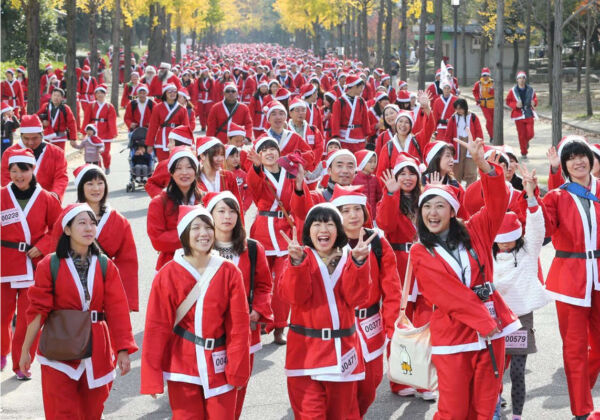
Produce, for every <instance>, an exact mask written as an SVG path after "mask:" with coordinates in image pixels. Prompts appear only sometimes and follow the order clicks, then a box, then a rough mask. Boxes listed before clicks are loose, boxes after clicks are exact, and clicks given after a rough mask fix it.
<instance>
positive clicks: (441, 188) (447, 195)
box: [419, 184, 460, 213]
mask: <svg viewBox="0 0 600 420" xmlns="http://www.w3.org/2000/svg"><path fill="white" fill-rule="evenodd" d="M432 195H438V196H440V197H442V198H443V199H444V200H446V201H447V202H448V204H450V206H451V207H452V208H453V209H454V213H458V209H459V208H460V202H459V201H458V197H457V195H456V190H455V189H454V187H452V186H450V185H443V184H442V185H440V184H427V186H426V187H425V189H424V190H423V192H422V193H421V195H420V196H419V206H421V204H422V203H423V201H424V200H425V199H426V198H427V197H430V196H432Z"/></svg>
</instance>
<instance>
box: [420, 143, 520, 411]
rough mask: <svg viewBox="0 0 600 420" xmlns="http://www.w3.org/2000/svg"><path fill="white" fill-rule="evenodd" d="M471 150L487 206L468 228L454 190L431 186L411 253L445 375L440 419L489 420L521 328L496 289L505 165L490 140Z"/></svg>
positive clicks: (437, 359) (434, 351)
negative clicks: (508, 345)
mask: <svg viewBox="0 0 600 420" xmlns="http://www.w3.org/2000/svg"><path fill="white" fill-rule="evenodd" d="M459 142H460V143H461V146H464V147H467V148H468V151H469V152H470V153H471V155H472V156H473V159H474V160H475V162H476V163H477V166H478V168H479V170H480V176H481V178H482V186H483V191H484V197H485V203H486V205H485V207H484V208H483V209H482V210H481V211H480V212H479V213H477V214H476V215H474V216H473V217H471V219H469V220H468V221H467V222H465V223H463V222H462V221H460V220H458V219H457V217H456V215H457V214H458V210H459V207H460V203H459V201H458V198H457V196H456V193H455V190H453V189H452V188H451V187H449V186H447V185H439V184H430V185H428V186H427V187H425V189H424V191H423V193H422V194H421V196H420V198H419V209H418V220H417V232H418V234H419V240H420V242H419V243H417V244H415V245H413V246H412V247H411V249H410V259H411V264H412V267H413V272H414V274H415V277H416V278H417V284H418V287H419V291H420V292H421V293H422V294H423V296H424V297H425V299H427V300H428V301H429V302H430V303H431V304H432V305H435V310H434V311H433V314H432V316H431V324H430V329H431V344H432V361H433V363H434V364H435V367H436V369H437V374H438V384H439V386H438V389H439V400H438V411H437V413H436V414H435V416H434V418H436V419H450V418H457V419H458V418H460V419H465V418H470V417H473V418H475V417H479V418H482V419H483V418H486V419H489V418H491V417H492V415H493V413H494V409H495V406H496V401H497V398H498V394H499V392H500V388H501V386H502V373H503V371H504V336H505V335H508V334H510V333H512V332H514V331H516V330H517V329H519V328H520V326H521V324H520V322H519V320H518V319H517V317H516V315H514V314H513V313H512V311H511V310H510V308H509V307H508V306H507V305H506V303H505V302H504V300H503V299H502V297H501V296H500V294H499V293H497V292H495V291H494V286H493V283H492V282H493V260H492V254H491V249H492V245H493V243H494V239H495V237H496V234H497V232H498V229H499V228H500V226H501V224H502V219H503V217H504V213H505V211H506V206H507V204H508V193H507V190H506V185H505V181H504V174H503V172H502V168H501V167H500V166H498V165H496V164H493V163H488V162H487V161H486V160H485V158H484V157H483V154H484V153H483V140H478V141H471V142H469V143H468V144H467V143H465V142H462V140H459Z"/></svg>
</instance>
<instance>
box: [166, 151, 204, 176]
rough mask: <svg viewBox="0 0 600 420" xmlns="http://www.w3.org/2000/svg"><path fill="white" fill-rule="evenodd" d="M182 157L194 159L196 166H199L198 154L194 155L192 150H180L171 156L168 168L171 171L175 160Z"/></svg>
mask: <svg viewBox="0 0 600 420" xmlns="http://www.w3.org/2000/svg"><path fill="white" fill-rule="evenodd" d="M182 147H183V146H182ZM182 157H188V158H190V159H191V160H192V162H193V163H194V165H195V166H196V168H198V159H196V156H194V154H193V153H192V151H191V150H180V151H179V152H177V153H175V154H174V155H173V156H171V157H170V158H169V163H168V164H167V169H168V170H169V171H170V170H171V167H172V166H173V164H174V163H175V161H176V160H177V159H180V158H182Z"/></svg>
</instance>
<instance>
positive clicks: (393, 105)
mask: <svg viewBox="0 0 600 420" xmlns="http://www.w3.org/2000/svg"><path fill="white" fill-rule="evenodd" d="M398 93H400V92H398ZM388 108H392V109H393V110H394V111H396V112H400V107H398V105H396V104H392V103H390V104H387V105H386V106H384V107H383V113H384V114H385V110H386V109H388Z"/></svg>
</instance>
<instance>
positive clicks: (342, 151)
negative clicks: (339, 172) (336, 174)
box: [326, 149, 356, 168]
mask: <svg viewBox="0 0 600 420" xmlns="http://www.w3.org/2000/svg"><path fill="white" fill-rule="evenodd" d="M340 156H350V157H351V158H352V160H353V161H354V164H355V165H356V156H354V154H353V153H352V152H351V151H350V150H348V149H340V150H336V151H335V152H334V153H333V154H332V155H331V156H329V157H328V158H327V162H326V163H327V168H329V167H330V166H331V164H332V163H333V161H334V160H336V159H337V158H339V157H340Z"/></svg>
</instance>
